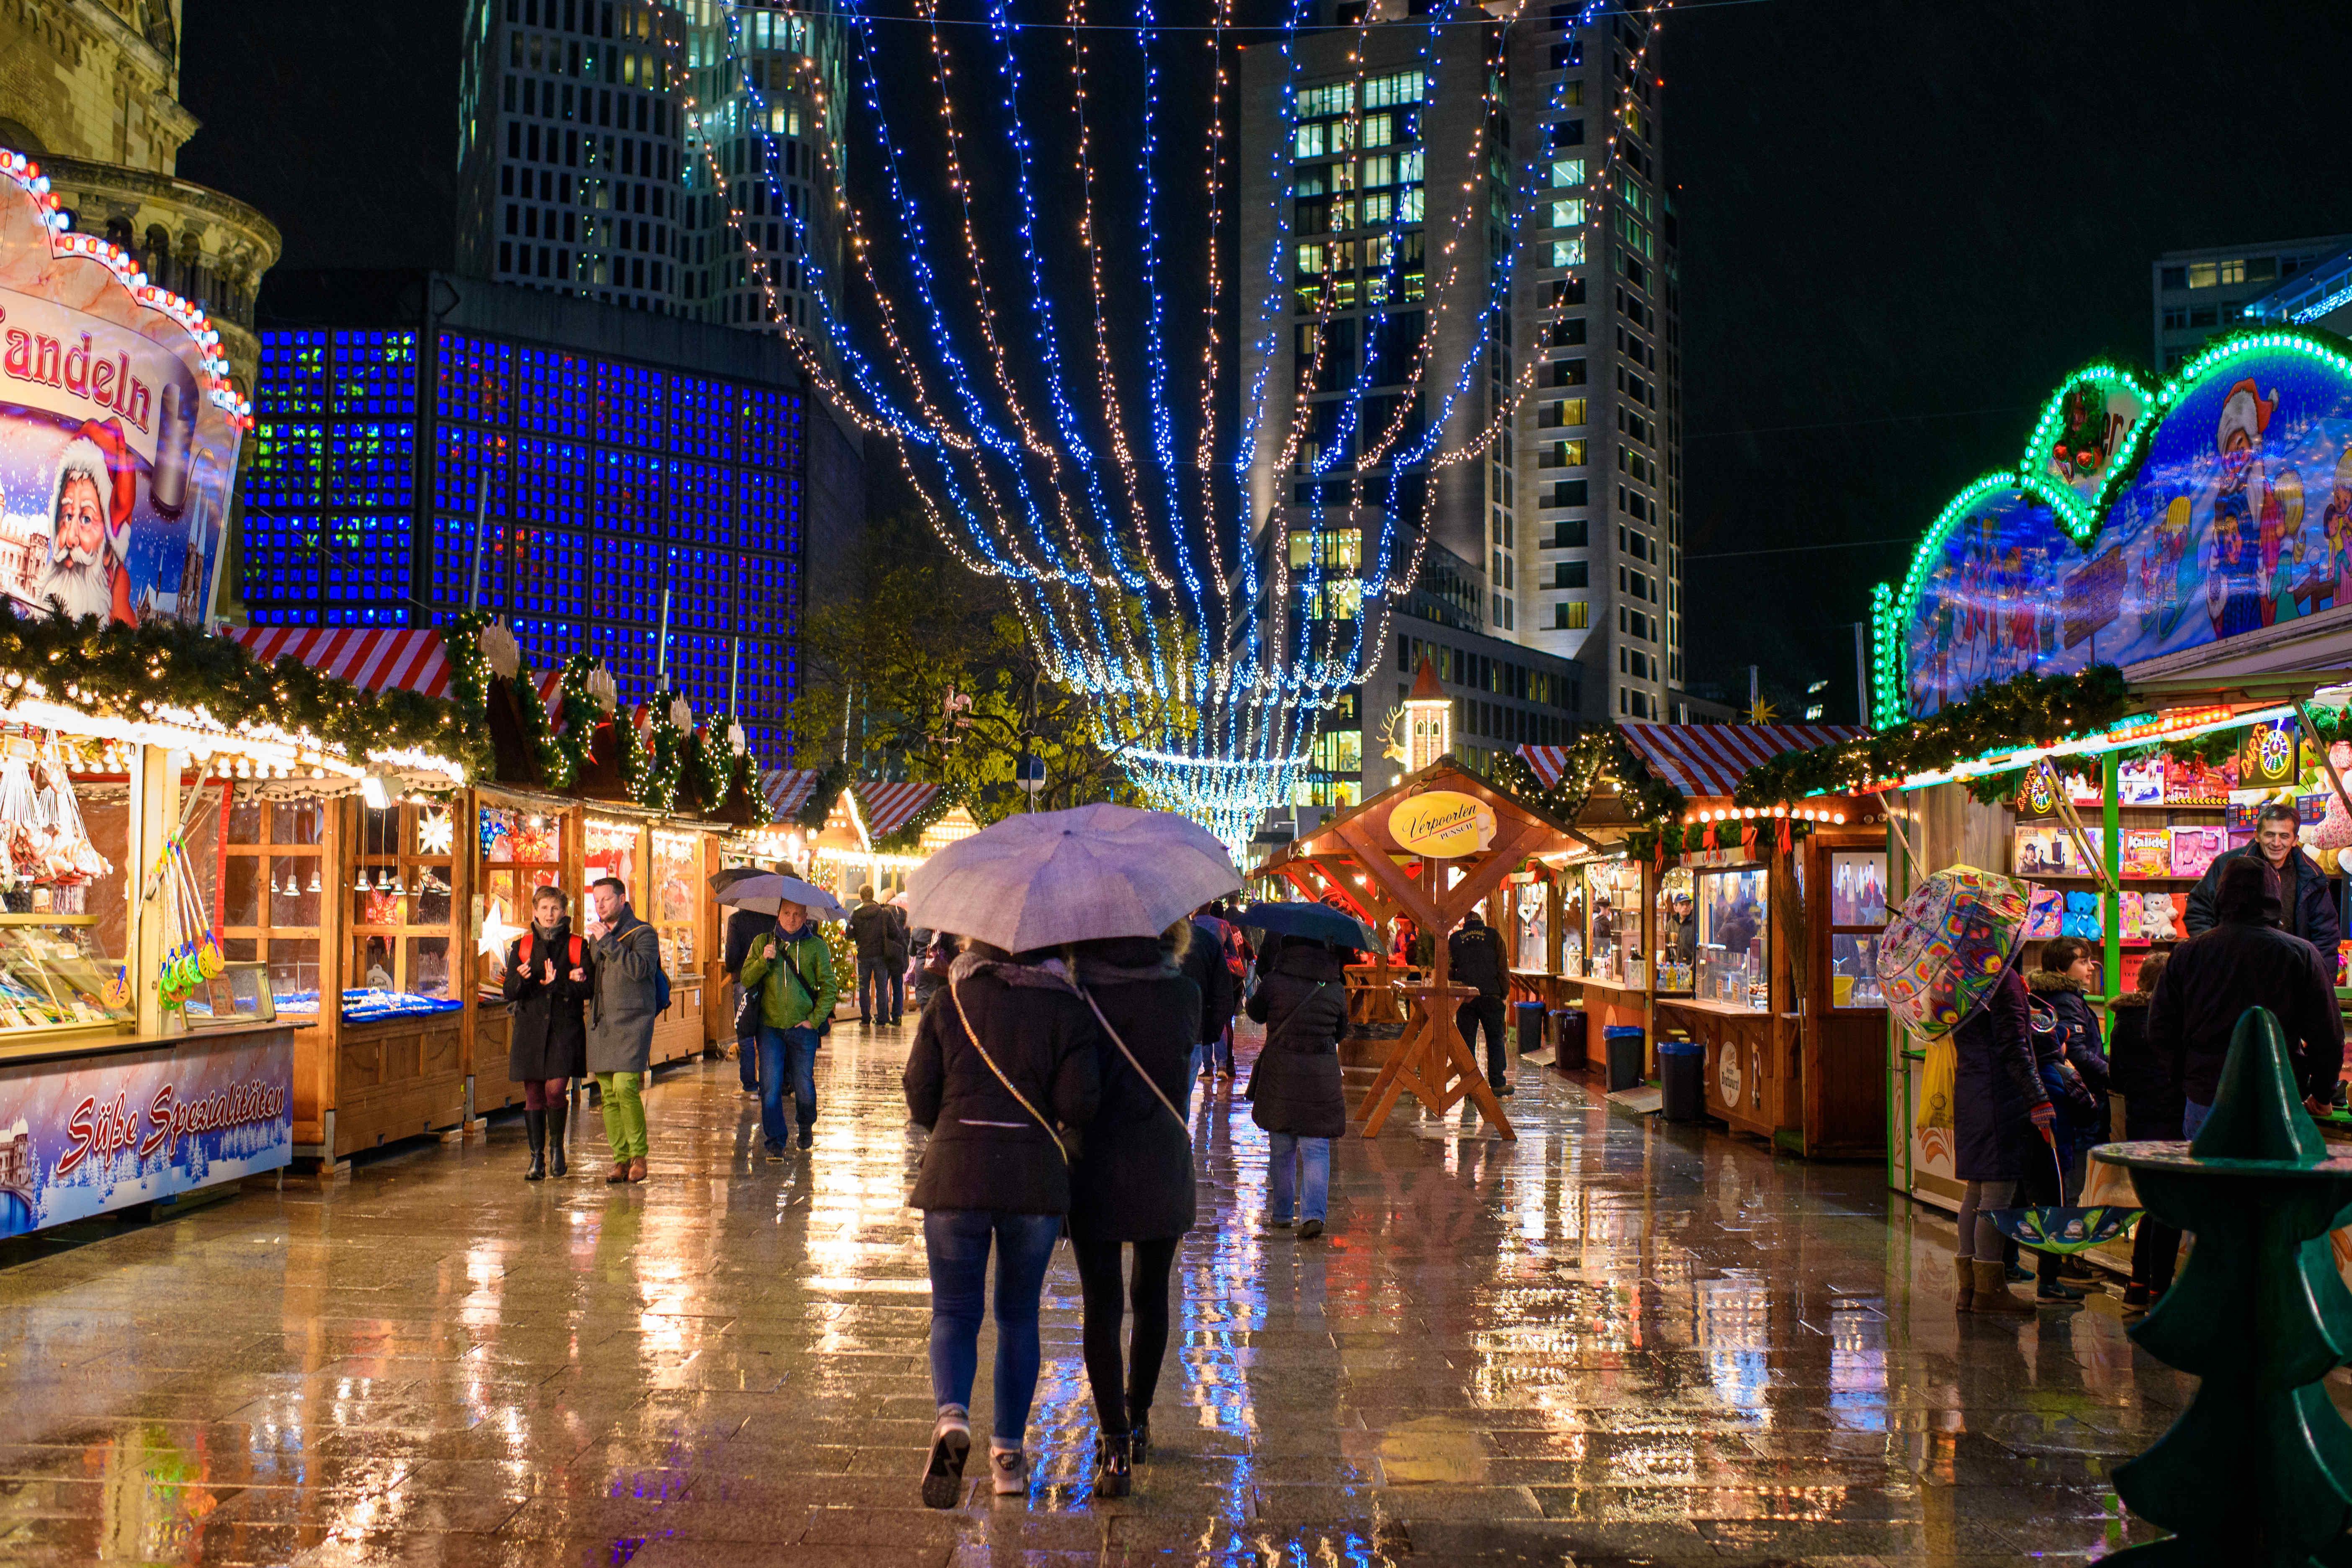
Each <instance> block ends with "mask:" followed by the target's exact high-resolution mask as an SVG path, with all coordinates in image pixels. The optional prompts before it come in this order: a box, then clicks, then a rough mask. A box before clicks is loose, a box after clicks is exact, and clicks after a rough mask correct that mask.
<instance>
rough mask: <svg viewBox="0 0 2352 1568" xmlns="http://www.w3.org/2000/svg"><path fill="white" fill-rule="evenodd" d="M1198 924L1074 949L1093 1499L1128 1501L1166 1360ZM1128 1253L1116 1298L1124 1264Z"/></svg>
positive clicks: (1186, 1209) (1073, 1221)
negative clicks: (1083, 1124)
mask: <svg viewBox="0 0 2352 1568" xmlns="http://www.w3.org/2000/svg"><path fill="white" fill-rule="evenodd" d="M1191 936H1192V921H1189V920H1186V921H1177V922H1176V924H1174V925H1172V926H1171V927H1170V928H1169V929H1168V931H1167V933H1166V934H1165V935H1163V936H1162V937H1160V940H1159V941H1157V942H1154V941H1152V940H1150V938H1148V937H1120V938H1117V939H1114V940H1109V941H1104V942H1084V943H1081V944H1080V945H1079V946H1078V947H1077V949H1076V955H1077V972H1078V984H1079V985H1080V987H1081V988H1082V989H1083V990H1084V992H1085V993H1086V994H1087V997H1088V998H1089V999H1091V1001H1092V1003H1093V1005H1094V1006H1095V1007H1096V1008H1097V1009H1099V1016H1098V1017H1097V1023H1098V1024H1099V1025H1100V1026H1101V1027H1102V1032H1103V1039H1102V1043H1101V1046H1100V1047H1099V1048H1098V1049H1097V1052H1096V1063H1097V1067H1098V1068H1099V1069H1100V1072H1101V1076H1102V1099H1101V1100H1100V1102H1099V1103H1098V1104H1097V1107H1096V1109H1095V1119H1094V1120H1093V1121H1091V1122H1089V1123H1087V1135H1086V1139H1085V1146H1084V1148H1083V1150H1082V1151H1081V1152H1080V1153H1079V1155H1078V1157H1077V1159H1076V1162H1075V1163H1074V1164H1073V1166H1072V1168H1071V1180H1072V1185H1073V1188H1074V1191H1073V1193H1072V1195H1071V1202H1070V1245H1071V1247H1072V1249H1073V1250H1074V1251H1075V1252H1076V1254H1077V1260H1078V1287H1079V1289H1080V1290H1081V1291H1082V1292H1083V1293H1084V1295H1085V1298H1086V1328H1085V1335H1084V1337H1085V1343H1086V1355H1087V1382H1088V1383H1089V1384H1093V1386H1094V1392H1095V1415H1096V1419H1097V1423H1098V1424H1099V1426H1100V1428H1101V1435H1100V1436H1098V1437H1097V1440H1096V1444H1095V1492H1096V1495H1097V1496H1099V1497H1125V1496H1126V1495H1127V1492H1128V1489H1129V1485H1130V1476H1129V1466H1130V1465H1135V1464H1141V1463H1142V1462H1143V1461H1144V1460H1146V1459H1147V1458H1150V1455H1151V1396H1152V1394H1153V1393H1154V1392H1155V1391H1156V1390H1157V1389H1158V1388H1159V1386H1160V1363H1161V1362H1163V1361H1164V1360H1165V1359H1166V1358H1167V1354H1168V1297H1169V1288H1170V1274H1171V1269H1172V1268H1174V1266H1175V1262H1176V1248H1177V1245H1178V1244H1179V1243H1180V1242H1181V1240H1182V1239H1183V1237H1184V1233H1185V1232H1186V1231H1188V1230H1191V1229H1192V1220H1193V1187H1192V1133H1191V1131H1190V1130H1189V1129H1188V1128H1187V1127H1186V1125H1185V1121H1184V1113H1183V1112H1182V1111H1181V1110H1178V1109H1177V1107H1178V1106H1179V1105H1181V1104H1182V1103H1183V1102H1184V1091H1185V1089H1187V1088H1188V1087H1190V1085H1191V1083H1192V1047H1193V1045H1194V1040H1193V1037H1194V1035H1196V1034H1197V1033H1198V1032H1199V1025H1198V1024H1197V1022H1196V1020H1197V1019H1198V1018H1199V1017H1200V1013H1201V988H1200V987H1199V986H1197V985H1195V984H1193V983H1192V981H1190V980H1188V979H1186V978H1185V977H1184V974H1183V972H1182V970H1181V968H1180V967H1179V965H1180V964H1181V961H1182V957H1183V952H1184V947H1185V944H1186V942H1188V941H1189V940H1190V939H1191ZM1130 1244H1131V1245H1132V1246H1133V1247H1134V1249H1135V1263H1134V1269H1133V1272H1132V1274H1131V1276H1130V1277H1129V1283H1128V1285H1127V1286H1126V1287H1125V1288H1124V1289H1123V1288H1122V1285H1121V1281H1120V1278H1119V1263H1120V1254H1121V1252H1122V1251H1123V1250H1124V1249H1125V1248H1126V1247H1128V1246H1129V1245H1130ZM1130 1298H1131V1299H1132V1300H1133V1302H1134V1312H1135V1333H1134V1338H1133V1340H1132V1342H1130V1344H1129V1351H1128V1356H1127V1359H1126V1362H1125V1363H1124V1365H1122V1363H1121V1362H1120V1358H1119V1349H1118V1328H1119V1320H1120V1318H1121V1317H1122V1316H1123V1315H1124V1314H1125V1312H1126V1311H1127V1310H1128V1305H1127V1303H1128V1300H1129V1299H1130Z"/></svg>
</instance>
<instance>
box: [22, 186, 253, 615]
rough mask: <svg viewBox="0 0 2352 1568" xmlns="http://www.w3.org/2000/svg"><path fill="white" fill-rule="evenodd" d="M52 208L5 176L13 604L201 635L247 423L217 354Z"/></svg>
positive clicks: (185, 322) (25, 609)
mask: <svg viewBox="0 0 2352 1568" xmlns="http://www.w3.org/2000/svg"><path fill="white" fill-rule="evenodd" d="M10 173H11V174H15V173H16V172H15V171H10ZM45 199H46V198H45V197H43V196H40V195H36V194H35V193H34V192H32V191H30V190H28V189H27V188H26V185H25V184H24V183H23V181H22V179H21V177H20V176H19V177H0V600H5V602H6V603H7V604H8V605H10V606H11V607H13V608H15V609H16V611H17V613H19V614H23V613H26V611H27V610H33V611H44V612H46V611H51V610H62V611H63V612H64V613H65V614H66V615H68V616H74V617H76V618H79V617H81V616H97V617H99V618H100V619H101V620H111V621H120V622H126V623H139V622H144V621H152V620H177V621H182V622H185V623H187V624H190V625H202V624H203V623H204V622H205V618H206V616H207V615H208V613H209V611H210V609H211V605H212V595H213V591H214V584H215V576H216V573H217V569H218V566H219V561H220V547H221V535H222V522H223V520H224V518H225V517H226V511H227V506H228V500H229V494H230V486H231V485H232V483H233V482H234V479H235V475H236V453H237V445H238V442H239V440H240V438H241V425H242V416H241V415H239V414H237V413H235V412H233V411H232V407H231V406H227V405H225V404H226V403H227V402H228V401H229V399H230V394H229V392H228V389H227V384H226V382H225V381H224V380H223V379H222V377H221V376H220V374H218V371H219V369H220V367H219V366H218V364H217V363H215V362H212V361H211V360H210V358H209V356H211V355H212V354H213V353H214V352H215V351H214V350H213V349H212V348H211V347H210V346H208V345H207V344H205V343H204V342H199V341H198V339H197V336H196V334H195V332H194V330H193V328H192V327H191V325H190V324H189V323H188V322H187V321H183V320H181V319H180V318H179V317H178V316H177V315H175V314H173V311H172V310H167V309H165V308H164V307H163V305H162V304H160V303H158V302H156V301H153V300H143V299H142V298H141V297H140V296H139V295H137V294H134V293H133V292H132V290H131V288H130V287H129V285H128V284H126V283H125V282H124V280H123V279H121V278H119V277H117V276H116V274H115V273H114V271H113V269H112V268H110V266H109V265H108V264H107V263H106V262H105V261H103V260H100V258H98V257H96V256H94V255H88V254H83V253H82V252H81V251H80V250H79V249H77V248H75V247H79V246H80V245H83V244H85V243H94V242H86V241H85V240H84V238H83V237H79V236H76V235H73V234H71V233H70V232H68V233H65V234H58V235H53V234H52V233H51V232H50V230H49V229H48V227H47V226H46V225H45V224H44V222H43V221H42V213H43V206H42V203H43V201H44V200H45Z"/></svg>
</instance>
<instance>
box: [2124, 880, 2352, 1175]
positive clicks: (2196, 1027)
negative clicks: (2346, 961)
mask: <svg viewBox="0 0 2352 1568" xmlns="http://www.w3.org/2000/svg"><path fill="white" fill-rule="evenodd" d="M2214 912H2215V914H2216V916H2217V918H2218V919H2219V921H2220V923H2219V924H2217V925H2215V926H2213V927H2212V928H2211V929H2210V930H2209V931H2203V932H2201V933H2200V934H2199V935H2196V936H2192V937H2190V938H2189V940H2188V941H2187V942H2182V943H2181V944H2180V945H2179V947H2177V948H2174V949H2173V950H2172V962H2171V963H2168V964H2167V965H2166V966H2165V970H2164V976H2163V978H2162V979H2160V980H2158V982H2157V984H2156V992H2155V994H2154V997H2153V999H2152V1000H2151V1001H2150V1002H2149V1003H2148V1009H2147V1034H2148V1039H2149V1041H2150V1043H2151V1044H2152V1045H2153V1046H2154V1047H2155V1049H2156V1055H2157V1057H2158V1059H2159V1060H2160V1061H2162V1062H2163V1064H2164V1071H2165V1076H2166V1078H2167V1079H2168V1081H2170V1082H2172V1083H2175V1084H2178V1085H2179V1086H2180V1091H2181V1094H2182V1095H2183V1097H2184V1098H2185V1100H2186V1104H2185V1105H2184V1107H2183V1110H2182V1116H2181V1135H2182V1136H2183V1137H2187V1138H2194V1137H2196V1136H2197V1131H2198V1129H2200V1128H2201V1127H2202V1126H2204V1125H2205V1116H2206V1113H2207V1112H2208V1111H2209V1110H2211V1109H2212V1106H2213V1093H2214V1090H2215V1089H2216V1088H2217V1087H2219V1085H2220V1083H2221V1062H2222V1059H2223V1058H2226V1057H2227V1056H2228V1055H2229V1054H2230V1038H2231V1036H2232V1035H2234V1034H2235V1033H2236V1032H2237V1027H2238V1020H2239V1019H2240V1018H2241V1017H2242V1016H2244V1014H2245V1011H2246V1009H2247V1008H2249V1007H2267V1008H2269V1009H2270V1010H2271V1012H2272V1013H2273V1015H2275V1016H2277V1018H2278V1021H2279V1030H2280V1032H2281V1033H2282V1034H2284V1036H2285V1037H2286V1038H2287V1040H2288V1042H2289V1044H2290V1046H2291V1047H2292V1048H2293V1051H2294V1063H2295V1076H2296V1077H2297V1078H2298V1079H2300V1080H2301V1083H2302V1089H2303V1094H2304V1099H2305V1103H2306V1104H2307V1105H2309V1106H2310V1107H2311V1108H2312V1109H2313V1110H2325V1109H2326V1106H2327V1103H2328V1102H2329V1101H2330V1100H2333V1099H2334V1098H2335V1094H2336V1081H2337V1079H2340V1078H2342V1077H2343V1074H2344V1018H2343V1016H2342V1015H2341V1014H2340V1013H2338V1012H2337V1011H2336V985H2335V980H2336V965H2335V961H2334V960H2333V959H2332V958H2323V957H2322V956H2321V954H2320V953H2319V952H2318V950H2317V949H2315V948H2314V947H2313V946H2312V945H2311V943H2309V942H2305V941H2304V940H2303V939H2302V938H2301V937H2297V936H2290V935H2288V934H2287V933H2286V932H2285V931H2281V930H2279V929H2278V912H2279V880H2278V873H2277V872H2276V871H2275V870H2274V869H2273V868H2272V867H2271V865H2270V863H2269V862H2268V861H2266V860H2264V859H2263V858H2261V857H2260V856H2256V857H2253V858H2240V859H2236V860H2232V861H2231V862H2230V866H2229V869H2228V870H2227V871H2226V872H2225V873H2224V874H2223V876H2222V878H2221V896H2220V898H2219V899H2218V900H2216V902H2215V905H2214Z"/></svg>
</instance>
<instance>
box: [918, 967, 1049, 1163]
mask: <svg viewBox="0 0 2352 1568" xmlns="http://www.w3.org/2000/svg"><path fill="white" fill-rule="evenodd" d="M948 999H949V1000H950V1001H951V1002H953V1003H954V1004H955V1010H956V1016H957V1017H958V1018H961V1020H963V1032H964V1037H965V1038H967V1039H969V1040H971V1048H972V1049H973V1050H975V1051H978V1052H979V1053H980V1059H981V1060H982V1061H984V1062H986V1063H987V1064H988V1070H989V1071H991V1072H992V1073H994V1074H995V1075H996V1081H997V1082H999V1083H1001V1084H1003V1086H1004V1092H1005V1093H1007V1094H1009V1095H1011V1096H1012V1097H1013V1099H1015V1100H1019V1101H1020V1102H1021V1109H1022V1110H1025V1111H1027V1112H1028V1113H1029V1114H1030V1115H1031V1116H1033V1117H1035V1118H1036V1121H1037V1125H1038V1126H1040V1127H1042V1128H1044V1129H1045V1136H1046V1137H1048V1138H1051V1139H1052V1140H1053V1141H1054V1152H1055V1153H1057V1154H1059V1155H1061V1157H1062V1163H1063V1164H1065V1165H1066V1164H1068V1163H1070V1151H1069V1147H1068V1146H1067V1145H1066V1144H1065V1143H1064V1142H1062V1135H1061V1134H1060V1133H1058V1132H1056V1131H1054V1124H1053V1123H1052V1122H1050V1121H1046V1120H1045V1117H1044V1116H1042V1115H1040V1114H1039V1113H1038V1110H1037V1108H1036V1107H1035V1106H1034V1105H1032V1104H1030V1103H1029V1097H1028V1096H1027V1095H1025V1094H1024V1093H1022V1092H1021V1091H1020V1090H1019V1089H1015V1088H1013V1080H1012V1079H1009V1078H1007V1077H1005V1076H1004V1069H1003V1068H1001V1067H998V1066H997V1065H996V1058H994V1057H992V1056H990V1055H989V1054H988V1047H986V1046H983V1045H982V1044H981V1043H980V1032H979V1031H978V1030H977V1029H974V1028H973V1027H972V1026H971V1015H970V1014H968V1013H966V1012H965V1011H964V1010H963V996H962V994H961V993H959V992H958V991H957V990H956V983H955V982H954V981H953V980H950V981H949V982H948Z"/></svg>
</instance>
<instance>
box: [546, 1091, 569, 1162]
mask: <svg viewBox="0 0 2352 1568" xmlns="http://www.w3.org/2000/svg"><path fill="white" fill-rule="evenodd" d="M568 1109H569V1107H568V1106H567V1105H566V1104H565V1102H564V1097H563V1096H562V1095H560V1094H559V1095H557V1096H556V1097H555V1098H554V1099H553V1100H549V1101H548V1102H547V1173H548V1174H549V1175H551V1176H568V1175H570V1174H571V1173H572V1167H571V1166H570V1165H568V1164H566V1163H564V1159H563V1118H564V1115H565V1113H566V1111H567V1110H568Z"/></svg>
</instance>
